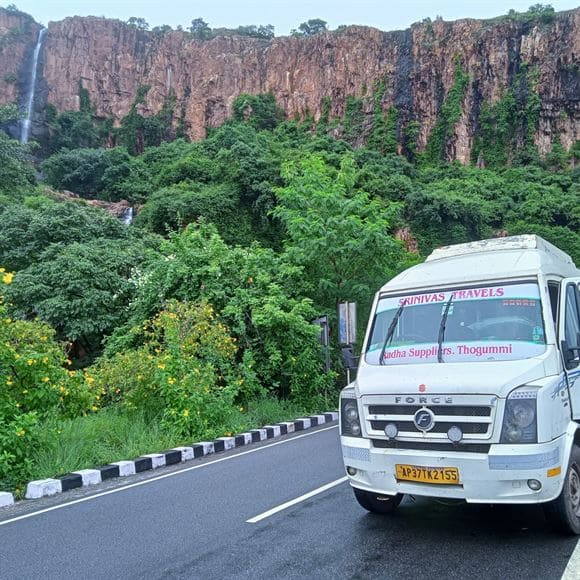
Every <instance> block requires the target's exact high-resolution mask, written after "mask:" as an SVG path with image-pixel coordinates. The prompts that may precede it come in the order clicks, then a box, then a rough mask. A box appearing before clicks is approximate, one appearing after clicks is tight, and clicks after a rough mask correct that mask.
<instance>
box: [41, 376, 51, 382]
mask: <svg viewBox="0 0 580 580" xmlns="http://www.w3.org/2000/svg"><path fill="white" fill-rule="evenodd" d="M48 381H50V379H49V378H48V377H42V382H43V383H48Z"/></svg>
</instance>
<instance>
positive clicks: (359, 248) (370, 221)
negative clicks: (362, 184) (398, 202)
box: [273, 156, 404, 312]
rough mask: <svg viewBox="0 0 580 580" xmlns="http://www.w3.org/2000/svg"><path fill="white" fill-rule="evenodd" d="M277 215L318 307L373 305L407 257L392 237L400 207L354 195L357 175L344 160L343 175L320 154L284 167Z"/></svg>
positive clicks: (289, 255)
mask: <svg viewBox="0 0 580 580" xmlns="http://www.w3.org/2000/svg"><path fill="white" fill-rule="evenodd" d="M283 177H284V179H285V180H286V187H283V188H278V189H277V190H276V195H277V198H278V206H277V207H276V208H275V209H274V211H273V213H274V215H275V216H276V217H277V218H278V219H280V220H281V221H282V223H283V224H284V226H285V229H286V234H287V238H286V241H285V248H286V253H287V259H288V261H289V262H290V263H294V264H300V265H301V266H302V267H303V268H304V273H305V276H304V284H305V287H306V289H307V291H308V293H309V294H310V295H311V296H312V298H313V300H314V303H315V305H316V306H317V307H318V308H319V309H322V310H326V311H329V310H330V311H331V312H333V311H334V309H335V307H336V305H337V304H338V302H340V301H343V300H351V301H360V302H362V303H366V304H368V302H369V300H370V297H371V295H372V294H373V293H374V291H375V290H376V288H377V287H379V286H380V285H381V284H382V283H384V282H385V281H386V280H387V279H388V278H389V276H390V275H393V274H394V273H395V272H396V271H397V270H398V268H399V267H400V263H401V261H402V260H403V258H404V255H403V252H402V250H401V248H400V246H399V245H398V243H397V242H396V241H395V240H394V238H393V237H392V236H391V235H390V234H389V231H390V229H391V227H392V224H393V220H394V218H395V216H396V213H397V207H396V206H385V205H384V204H382V203H380V202H379V201H375V200H371V199H370V198H369V196H368V194H367V193H365V192H362V191H355V189H354V184H355V181H356V174H355V168H354V164H353V161H352V159H351V158H349V157H345V158H344V160H343V162H342V164H341V168H340V170H339V171H338V172H335V171H334V170H332V169H330V168H329V167H328V166H326V165H325V164H324V162H323V161H322V160H321V159H320V158H319V157H316V156H311V157H309V158H307V159H305V160H304V161H302V162H300V163H292V164H288V165H286V166H285V167H284V169H283Z"/></svg>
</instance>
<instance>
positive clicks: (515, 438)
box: [500, 387, 538, 444]
mask: <svg viewBox="0 0 580 580" xmlns="http://www.w3.org/2000/svg"><path fill="white" fill-rule="evenodd" d="M537 400H538V392H537V390H536V389H533V388H530V387H520V388H519V389H515V390H513V391H512V392H511V393H510V394H509V396H508V398H507V401H506V404H505V411H504V414H503V425H502V428H501V439H500V443H512V444H517V443H537V442H538V421H537Z"/></svg>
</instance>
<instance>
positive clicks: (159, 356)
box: [93, 301, 258, 437]
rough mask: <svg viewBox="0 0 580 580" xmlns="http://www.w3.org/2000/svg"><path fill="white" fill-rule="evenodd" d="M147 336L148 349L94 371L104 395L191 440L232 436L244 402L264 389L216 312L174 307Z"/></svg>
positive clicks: (150, 324)
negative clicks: (238, 359) (238, 358)
mask: <svg viewBox="0 0 580 580" xmlns="http://www.w3.org/2000/svg"><path fill="white" fill-rule="evenodd" d="M142 330H143V333H144V335H145V337H146V343H145V344H144V345H143V346H141V347H140V348H138V349H135V350H133V351H128V352H124V353H120V354H117V355H114V356H113V357H110V358H106V359H103V360H102V361H101V362H100V363H99V364H98V365H97V366H96V367H95V368H94V369H93V374H94V375H95V377H96V381H97V388H98V389H99V388H101V389H103V390H105V391H106V392H107V394H108V395H107V396H108V398H109V399H110V400H113V401H121V400H122V404H123V405H124V406H126V408H127V409H128V410H132V411H133V410H136V411H141V412H144V413H145V414H146V416H147V417H148V418H149V419H152V418H154V417H160V419H161V423H162V425H164V426H165V427H166V428H167V429H170V430H171V431H172V432H174V433H177V434H180V435H183V436H184V437H185V436H190V437H195V436H207V435H208V433H209V434H211V433H213V434H215V435H223V434H224V432H229V431H233V430H234V429H235V424H233V423H232V421H233V418H234V416H236V417H237V414H235V413H233V411H234V409H235V408H236V406H237V404H238V401H243V400H244V399H245V398H247V397H252V396H254V395H255V394H256V392H257V391H258V388H257V382H256V379H255V376H254V374H253V372H252V370H251V369H250V368H249V367H247V366H244V365H243V364H242V365H238V364H237V363H236V353H237V351H238V347H237V344H236V339H235V338H234V337H232V336H231V335H230V334H229V331H228V329H227V328H226V326H225V325H224V324H223V323H221V322H218V321H217V320H216V315H215V313H214V310H213V308H212V307H211V306H210V305H209V304H207V303H203V302H198V303H191V304H186V303H182V302H177V301H171V302H169V303H168V304H167V306H166V308H165V309H164V310H162V311H161V312H160V313H159V314H158V315H157V316H155V317H154V318H153V319H152V320H149V321H146V322H145V323H144V324H143V328H142Z"/></svg>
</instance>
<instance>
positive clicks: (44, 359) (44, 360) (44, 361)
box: [42, 356, 48, 364]
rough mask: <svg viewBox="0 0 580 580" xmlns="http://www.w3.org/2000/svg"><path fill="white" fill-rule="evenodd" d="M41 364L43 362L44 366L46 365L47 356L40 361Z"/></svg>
mask: <svg viewBox="0 0 580 580" xmlns="http://www.w3.org/2000/svg"><path fill="white" fill-rule="evenodd" d="M42 362H43V363H44V364H46V363H47V362H48V357H47V356H45V357H44V358H43V359H42Z"/></svg>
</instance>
